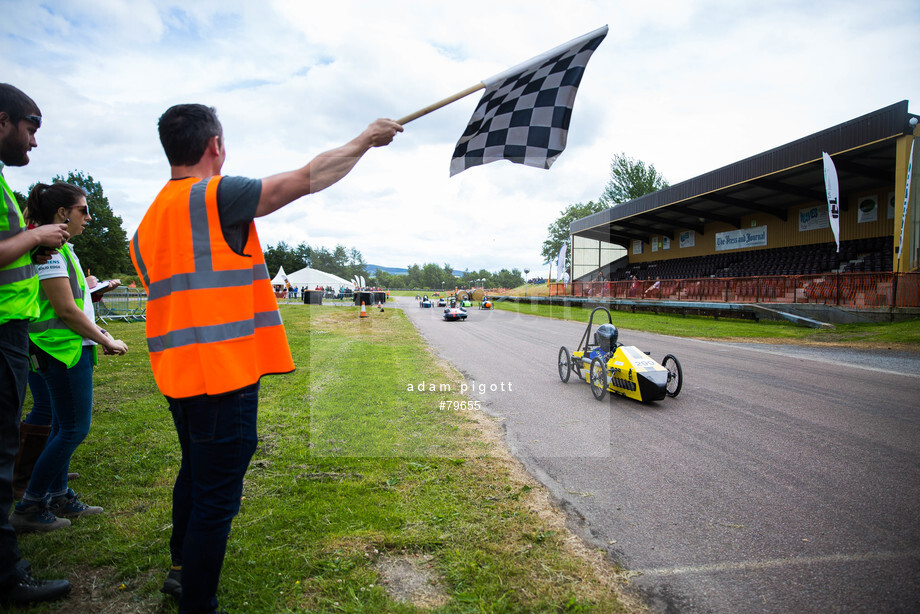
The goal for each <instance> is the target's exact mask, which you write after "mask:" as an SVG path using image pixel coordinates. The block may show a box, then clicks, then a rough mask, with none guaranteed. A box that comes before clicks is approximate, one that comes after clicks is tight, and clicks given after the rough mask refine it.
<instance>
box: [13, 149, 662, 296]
mask: <svg viewBox="0 0 920 614" xmlns="http://www.w3.org/2000/svg"><path fill="white" fill-rule="evenodd" d="M57 181H63V182H66V183H70V184H73V185H78V186H80V187H82V188H83V189H84V190H85V191H86V204H87V205H88V206H89V210H90V215H92V221H91V222H90V224H89V227H88V228H87V229H86V231H85V232H83V234H81V235H80V236H79V237H74V238H73V239H72V241H73V244H74V247H75V248H76V251H77V254H78V255H79V257H80V263H81V264H82V265H83V268H84V270H85V271H87V274H93V275H95V276H96V277H98V278H100V279H103V278H106V279H107V278H113V277H120V278H122V279H123V280H132V279H136V277H135V275H134V272H133V271H134V266H133V265H132V263H131V257H130V255H129V253H128V237H127V233H126V232H125V229H124V227H123V225H122V224H123V222H122V219H121V217H120V216H118V215H115V213H114V212H113V210H112V207H111V205H110V204H109V199H108V198H107V197H106V196H105V193H104V192H103V189H102V185H101V184H100V183H99V182H98V181H96V180H95V179H93V177H92V176H91V175H88V174H86V173H84V172H82V171H71V172H69V173H67V175H66V176H62V175H55V176H54V177H53V178H52V179H51V183H54V182H57ZM32 187H33V186H30V188H29V189H30V190H31V188H32ZM666 187H668V182H667V180H666V179H665V178H664V176H662V175H661V174H660V173H659V172H658V171H657V170H656V169H655V167H654V165H651V164H649V165H646V164H645V163H644V162H642V161H641V160H636V159H634V158H630V157H628V156H627V155H626V154H617V155H615V156H614V157H613V160H612V162H611V163H610V180H609V181H608V182H607V185H606V186H605V187H604V191H603V192H602V193H601V195H600V196H599V197H598V198H597V200H596V201H594V200H592V201H588V202H587V203H573V204H571V205H569V206H568V207H566V208H565V209H563V210H562V211H561V212H560V216H559V217H558V218H557V219H556V220H555V221H553V223H552V224H550V225H549V227H548V228H547V235H548V236H547V239H546V240H545V241H544V242H543V248H542V251H541V255H542V256H543V258H544V263H549V262H552V261H553V260H555V258H556V255H557V254H558V253H559V248H560V247H561V246H562V244H563V243H567V242H568V241H569V224H571V223H572V222H573V221H575V220H577V219H579V218H582V217H586V216H588V215H591V214H592V213H597V212H599V211H603V210H604V209H608V208H610V207H613V206H615V205H617V204H620V203H624V202H627V201H630V200H632V199H634V198H638V197H640V196H643V195H645V194H649V193H651V192H655V191H657V190H660V189H663V188H666ZM14 194H15V196H16V199H17V200H18V201H19V206H20V208H21V209H23V210H25V207H26V201H27V197H26V196H25V195H23V194H20V193H19V192H14ZM264 252H265V264H266V266H267V267H268V271H269V274H270V275H272V276H273V277H274V275H275V274H276V273H277V272H278V269H279V268H280V267H284V270H285V272H286V273H293V272H294V271H298V270H300V269H303V268H305V267H310V268H314V269H317V270H320V271H323V272H326V273H331V274H333V275H338V276H339V277H341V278H343V279H346V280H349V281H350V280H351V279H353V278H355V277H357V276H360V277H363V278H364V279H365V280H367V282H368V284H369V285H374V286H378V287H381V288H413V289H415V288H417V289H422V288H425V289H430V290H436V289H442V288H443V289H445V290H447V289H453V288H454V287H465V288H469V287H474V286H485V287H486V288H516V287H517V286H520V285H521V283H522V282H523V275H522V274H521V271H520V270H518V269H516V268H515V269H511V270H510V271H509V270H508V269H502V270H500V271H498V272H490V271H486V270H485V269H480V270H479V271H469V270H466V271H463V272H462V273H455V271H454V270H453V268H452V267H451V265H450V264H446V263H445V264H444V265H443V266H441V265H438V264H435V263H424V264H421V265H419V264H412V265H410V266H409V267H408V271H407V272H406V273H405V274H401V275H397V274H391V273H387V272H386V271H383V270H380V269H378V270H377V271H376V274H375V275H374V276H371V275H369V274H368V270H367V263H366V262H365V260H364V256H362V254H361V252H360V251H358V250H357V249H356V248H354V247H350V248H346V247H345V246H344V245H336V246H335V248H333V249H332V250H330V249H327V248H325V247H311V246H309V245H307V244H306V243H300V244H299V245H297V246H296V247H293V246H290V245H288V244H287V243H285V242H283V241H282V242H279V243H277V244H275V245H268V246H266V247H265V249H264ZM570 259H571V252H568V253H567V254H566V267H568V262H570V261H571V260H570Z"/></svg>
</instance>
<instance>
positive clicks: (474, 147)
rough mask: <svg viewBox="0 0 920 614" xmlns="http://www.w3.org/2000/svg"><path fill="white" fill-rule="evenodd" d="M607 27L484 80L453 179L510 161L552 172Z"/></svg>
mask: <svg viewBox="0 0 920 614" xmlns="http://www.w3.org/2000/svg"><path fill="white" fill-rule="evenodd" d="M606 35H607V27H606V26H604V27H603V28H601V29H599V30H596V31H594V32H591V33H590V34H587V35H585V36H582V37H581V38H578V39H575V40H574V41H572V42H571V43H567V44H566V45H563V46H561V47H557V48H556V49H553V50H552V51H551V52H549V55H547V54H544V55H542V56H539V57H537V58H534V60H531V61H530V62H528V63H525V64H522V65H521V66H519V67H515V68H514V69H512V70H511V71H507V72H505V73H501V74H499V75H496V76H495V77H492V78H491V79H488V80H486V81H484V82H483V83H484V84H485V86H486V92H485V94H483V95H482V99H481V100H480V101H479V105H478V106H477V107H476V110H475V111H474V112H473V116H472V117H471V118H470V122H469V124H468V125H467V127H466V131H465V132H464V133H463V136H461V137H460V140H459V141H457V147H456V148H455V149H454V155H453V158H452V159H451V161H450V175H451V177H453V176H454V175H456V174H457V173H460V172H462V171H465V170H466V169H468V168H470V167H472V166H478V165H480V164H487V163H489V162H495V161H496V160H510V161H511V162H515V163H517V164H526V165H527V166H536V167H539V168H549V167H550V166H552V164H553V162H555V161H556V158H558V157H559V154H561V153H562V150H563V149H565V142H566V136H567V135H568V130H569V121H570V120H571V118H572V107H573V105H574V103H575V93H576V92H577V91H578V85H579V83H581V77H582V75H583V74H584V71H585V66H586V65H587V64H588V60H589V59H590V58H591V54H592V53H594V50H595V49H597V47H598V45H600V44H601V41H603V40H604V37H605V36H606Z"/></svg>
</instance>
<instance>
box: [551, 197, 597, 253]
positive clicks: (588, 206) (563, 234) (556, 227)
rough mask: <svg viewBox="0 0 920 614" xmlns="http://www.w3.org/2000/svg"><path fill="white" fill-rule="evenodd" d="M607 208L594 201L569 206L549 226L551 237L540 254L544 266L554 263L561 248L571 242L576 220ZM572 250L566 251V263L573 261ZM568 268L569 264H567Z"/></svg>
mask: <svg viewBox="0 0 920 614" xmlns="http://www.w3.org/2000/svg"><path fill="white" fill-rule="evenodd" d="M606 208H607V207H606V206H604V204H603V203H601V202H594V201H593V200H591V201H588V202H587V203H575V204H573V205H569V206H568V207H566V208H565V209H563V210H562V211H560V215H559V217H558V218H556V220H555V221H554V222H553V223H552V224H550V225H549V227H548V228H547V229H546V230H547V232H548V233H549V236H548V237H547V239H546V240H545V241H543V249H542V251H541V252H540V254H541V255H542V256H543V262H544V264H545V263H547V262H552V261H553V260H555V259H556V257H557V256H558V255H559V248H561V247H562V244H563V243H568V242H569V236H570V235H569V224H571V223H572V222H574V221H575V220H578V219H581V218H583V217H587V216H589V215H591V214H592V213H597V212H598V211H603V210H604V209H606ZM570 251H571V250H566V254H565V260H566V263H568V262H570V261H571V255H572V254H571V253H570ZM566 267H568V264H566Z"/></svg>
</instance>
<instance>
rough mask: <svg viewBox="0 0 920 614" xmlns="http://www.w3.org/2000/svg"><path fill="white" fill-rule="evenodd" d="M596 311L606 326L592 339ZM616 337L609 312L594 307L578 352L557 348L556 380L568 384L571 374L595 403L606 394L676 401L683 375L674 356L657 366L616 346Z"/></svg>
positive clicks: (640, 354) (628, 348) (646, 357)
mask: <svg viewBox="0 0 920 614" xmlns="http://www.w3.org/2000/svg"><path fill="white" fill-rule="evenodd" d="M599 311H600V312H603V313H604V314H606V315H607V322H606V323H604V324H601V325H599V326H598V327H597V330H595V331H594V337H592V336H591V329H592V327H593V325H594V314H596V313H597V312H599ZM618 337H619V332H618V331H617V329H616V327H615V326H614V325H613V319H612V318H611V317H610V311H609V310H608V309H607V308H606V307H596V308H595V309H594V311H592V312H591V317H590V318H589V319H588V327H587V328H586V329H585V334H584V336H583V337H582V338H581V341H580V342H579V344H578V349H576V350H575V351H574V352H569V350H568V348H566V347H565V346H562V347H561V348H559V359H558V361H557V368H558V369H559V378H560V379H561V380H562V381H563V382H568V381H569V377H570V376H571V374H572V371H574V372H575V374H576V375H577V376H578V377H579V379H582V380H584V381H585V382H587V383H588V384H590V386H591V393H592V394H593V395H594V398H595V399H597V400H598V401H600V400H602V399H603V398H604V395H606V394H607V393H608V392H610V393H611V394H618V395H621V396H624V397H629V398H631V399H635V400H637V401H641V402H643V403H648V402H651V401H660V400H662V399H664V398H665V397H676V396H677V395H678V394H679V393H680V389H681V386H682V385H683V371H682V370H681V368H680V361H678V360H677V358H676V357H675V356H674V355H672V354H667V355H665V357H664V360H662V361H661V364H658V363H657V362H655V360H653V359H652V358H651V357H650V356H649V355H648V352H643V351H641V350H640V349H639V348H637V347H635V346H632V345H622V344H621V343H618V341H617V339H618ZM592 339H593V341H594V343H593V344H592V343H591V341H592Z"/></svg>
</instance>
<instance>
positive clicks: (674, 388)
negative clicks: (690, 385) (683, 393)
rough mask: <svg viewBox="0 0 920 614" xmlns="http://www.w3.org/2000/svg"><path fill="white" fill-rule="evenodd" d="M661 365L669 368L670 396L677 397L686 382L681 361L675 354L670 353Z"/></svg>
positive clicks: (668, 387)
mask: <svg viewBox="0 0 920 614" xmlns="http://www.w3.org/2000/svg"><path fill="white" fill-rule="evenodd" d="M661 366H662V367H664V368H665V369H667V370H668V385H667V389H668V393H667V394H668V396H669V397H676V396H677V395H678V393H680V388H681V386H683V384H684V372H683V370H682V369H681V368H680V361H679V360H677V357H676V356H674V355H673V354H668V355H667V356H665V357H664V360H662V361H661Z"/></svg>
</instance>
